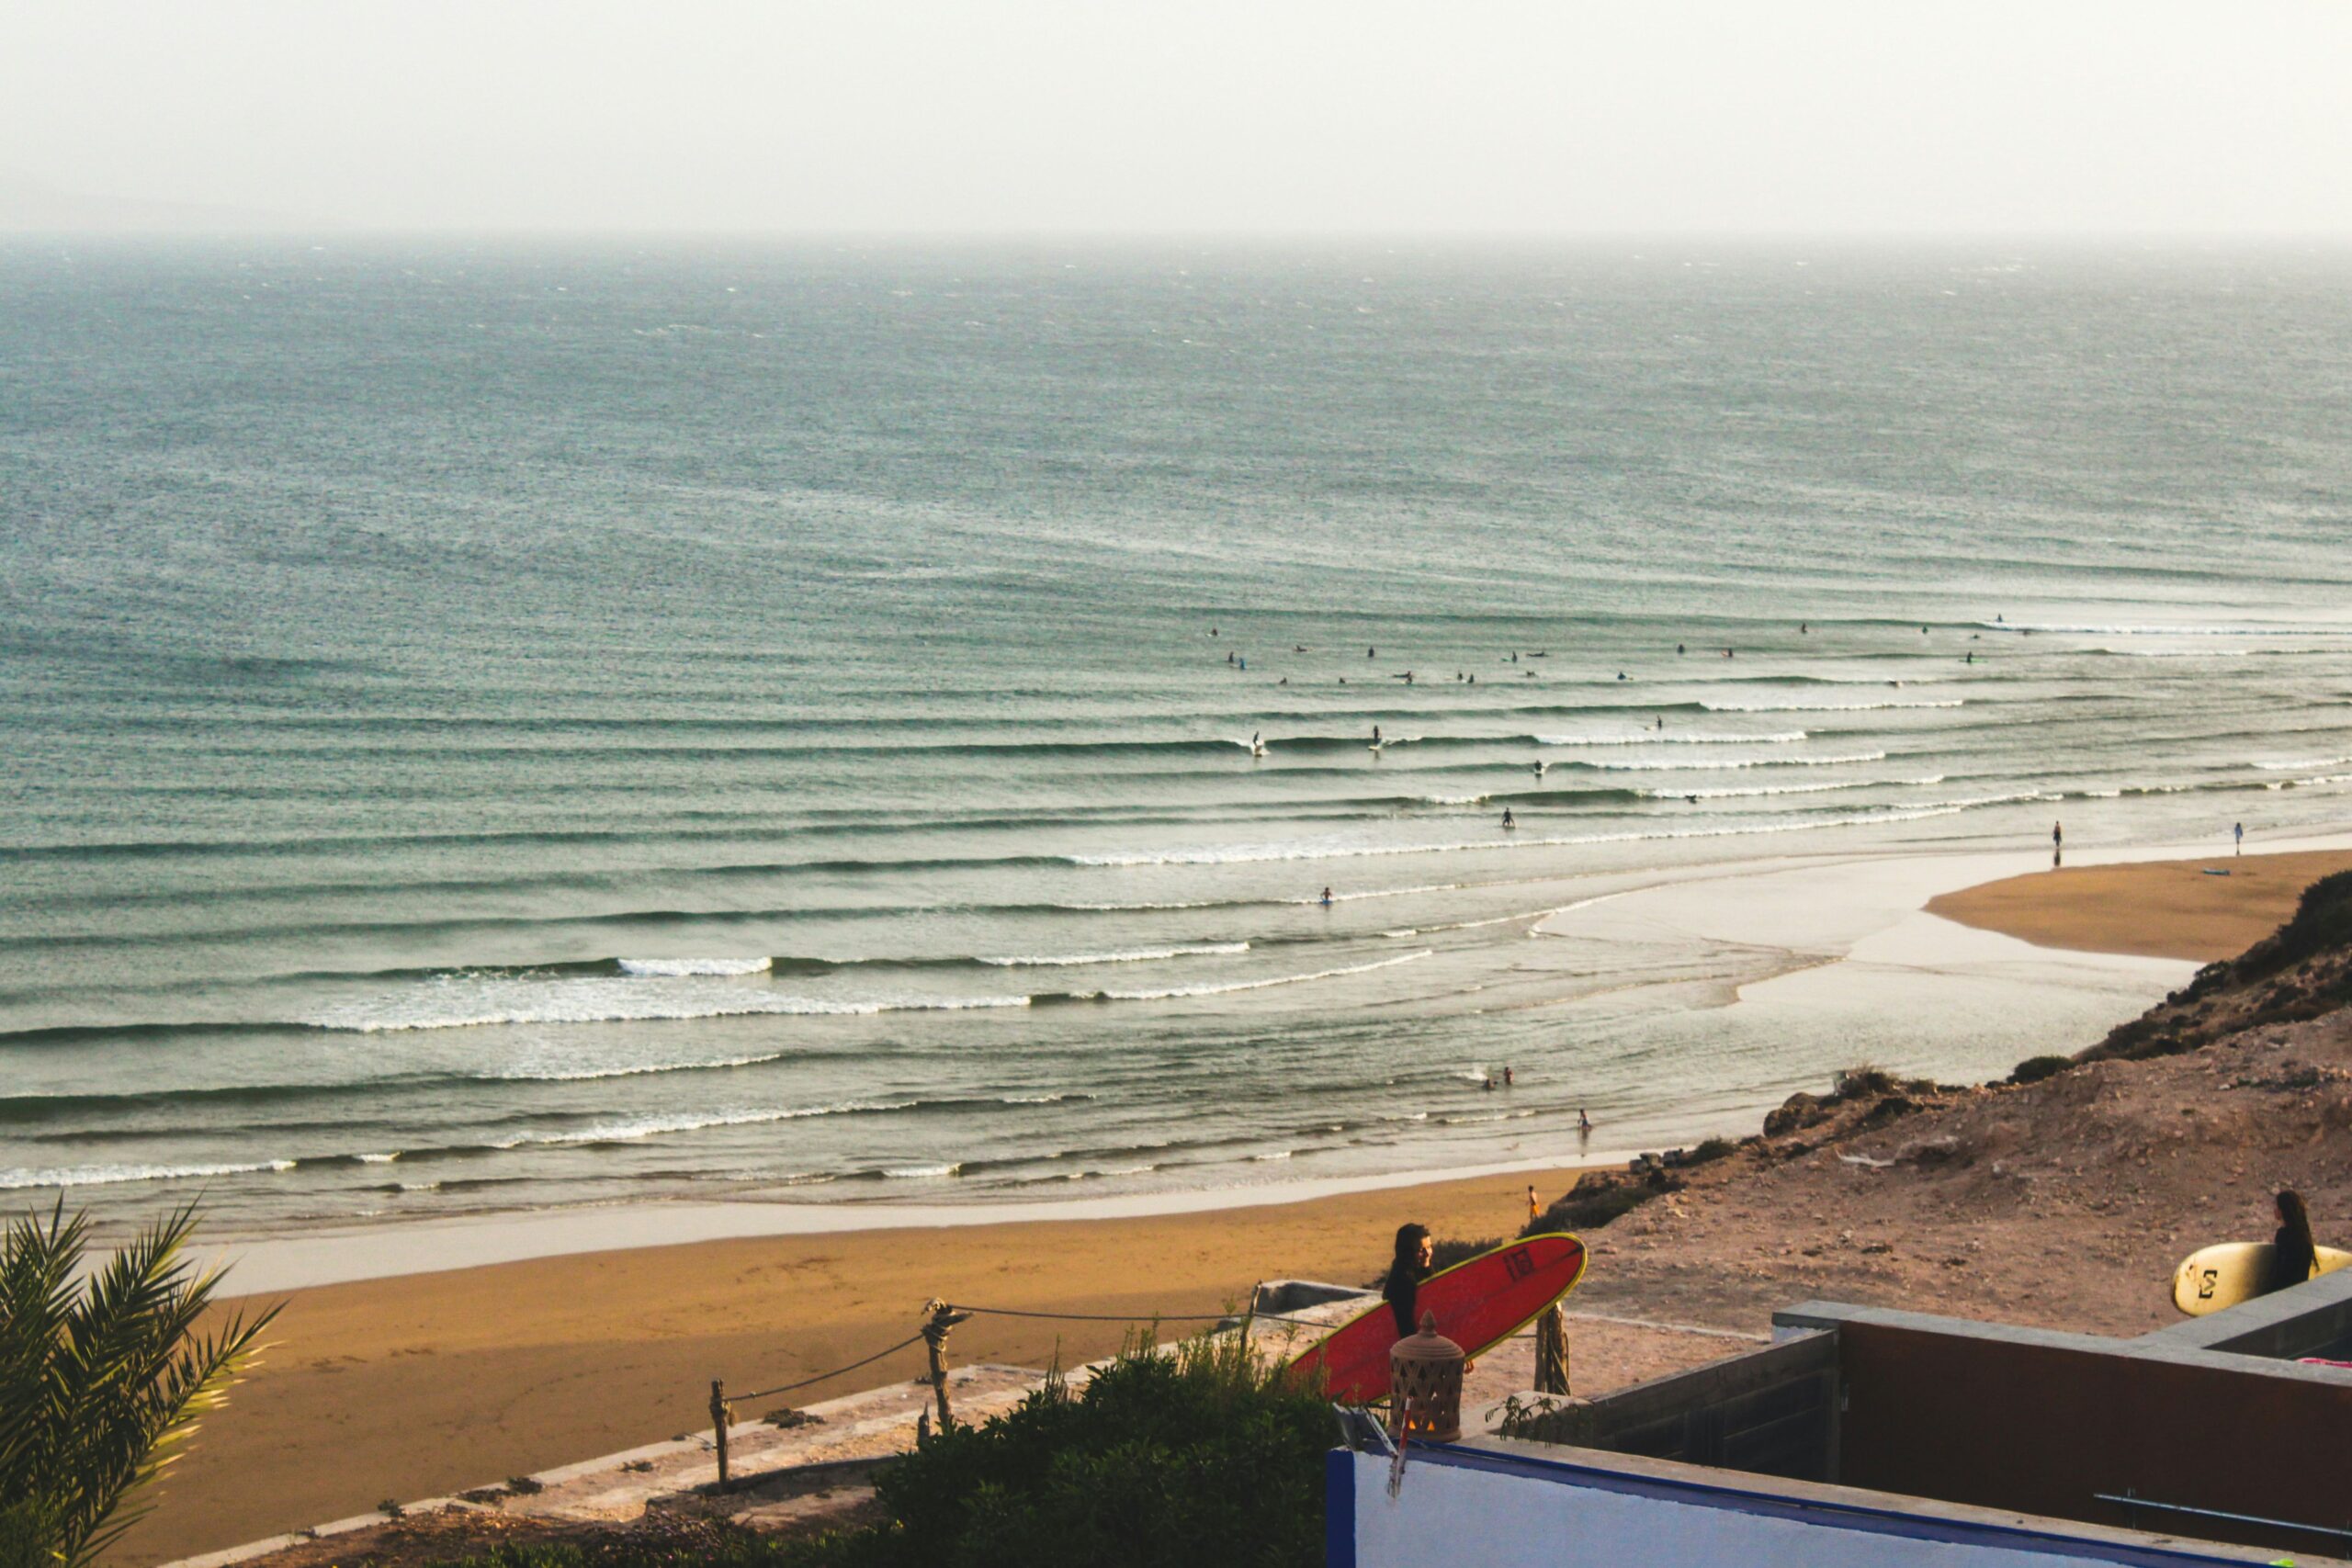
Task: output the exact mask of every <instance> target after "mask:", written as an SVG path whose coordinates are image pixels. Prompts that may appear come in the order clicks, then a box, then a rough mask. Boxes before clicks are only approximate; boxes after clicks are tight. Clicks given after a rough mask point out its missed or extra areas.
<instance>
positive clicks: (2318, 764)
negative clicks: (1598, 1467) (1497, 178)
mask: <svg viewBox="0 0 2352 1568" xmlns="http://www.w3.org/2000/svg"><path fill="white" fill-rule="evenodd" d="M2346 762H2352V757H2306V758H2304V759H2303V760H2302V761H2300V762H2256V764H2255V766H2256V767H2257V768H2260V769H2262V770H2263V771H2264V772H2265V773H2301V772H2303V771H2304V770H2305V769H2307V768H2340V767H2342V766H2343V765H2344V764H2345V763H2346Z"/></svg>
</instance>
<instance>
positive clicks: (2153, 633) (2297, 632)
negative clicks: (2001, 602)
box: [1975, 621, 2342, 637]
mask: <svg viewBox="0 0 2352 1568" xmlns="http://www.w3.org/2000/svg"><path fill="white" fill-rule="evenodd" d="M1975 624H1976V625H1978V626H1984V627H1985V628H1986V629H1988V630H1991V631H1996V632H2051V633H2055V634H2057V635H2059V636H2062V637H2335V636H2340V635H2342V634H2340V633H2337V632H2335V631H2333V630H2331V629H2330V628H2328V627H2326V626H2054V625H2047V624H2037V623H2030V622H2025V621H1978V622H1977V623H1975Z"/></svg>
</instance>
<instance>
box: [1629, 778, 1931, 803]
mask: <svg viewBox="0 0 2352 1568" xmlns="http://www.w3.org/2000/svg"><path fill="white" fill-rule="evenodd" d="M1943 782H1944V775H1943V774H1941V773H1929V774H1928V776H1927V777H1925V778H1917V779H1850V780H1833V781H1831V782H1830V783H1827V784H1751V785H1748V786H1747V787H1746V788H1744V789H1675V788H1673V787H1671V786H1668V787H1667V788H1664V789H1654V790H1651V791H1649V792H1648V793H1649V795H1650V796H1651V798H1652V799H1655V800H1687V799H1689V798H1691V796H1692V795H1696V796H1698V797H1699V798H1700V799H1701V800H1730V799H1734V798H1744V797H1747V796H1750V795H1821V794H1824V793H1826V792H1828V791H1831V790H1846V789H1905V788H1912V787H1916V786H1918V785H1922V784H1941V783H1943Z"/></svg>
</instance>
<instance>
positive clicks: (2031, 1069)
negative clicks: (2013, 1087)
mask: <svg viewBox="0 0 2352 1568" xmlns="http://www.w3.org/2000/svg"><path fill="white" fill-rule="evenodd" d="M2074 1065H2075V1058H2073V1057H2072V1056H2028V1057H2027V1058H2026V1059H2025V1060H2024V1061H2022V1062H2019V1063H2018V1065H2017V1066H2015V1067H2012V1068H2011V1069H2010V1070H2009V1081H2010V1082H2011V1083H2040V1082H2041V1080H2042V1079H2044V1078H2054V1077H2057V1076H2058V1075H2059V1074H2060V1073H2063V1072H2064V1071H2065V1070H2066V1069H2067V1068H2069V1067H2071V1066H2074Z"/></svg>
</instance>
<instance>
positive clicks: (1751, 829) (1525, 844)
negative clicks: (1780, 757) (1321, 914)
mask: <svg viewBox="0 0 2352 1568" xmlns="http://www.w3.org/2000/svg"><path fill="white" fill-rule="evenodd" d="M1884 755H1885V753H1884V752H1873V753H1871V756H1870V757H1866V758H1862V759H1859V760H1860V761H1871V760H1874V759H1876V758H1879V757H1883V756H1884ZM1848 760H1849V761H1851V760H1856V759H1848ZM2063 798H2064V796H2063V795H2052V794H2050V793H2047V792H2045V791H2041V790H2031V791H2027V792H2024V793H2020V794H2017V795H1971V796H1969V797H1967V798H1965V799H1961V800H1939V801H1924V802H1922V803H1920V804H1919V805H1917V806H1915V807H1885V808H1882V809H1872V810H1861V811H1853V812H1849V813H1846V814H1844V815H1841V816H1821V817H1800V818H1795V819H1793V820H1790V821H1775V822H1760V823H1757V822H1749V823H1740V824H1737V825H1732V826H1724V827H1717V828H1669V829H1627V830H1626V831H1623V832H1619V833H1579V834H1573V835H1560V834H1535V833H1517V834H1514V835H1513V836H1512V837H1510V838H1496V839H1470V840H1456V841H1454V842H1451V843H1443V844H1350V845H1328V846H1326V845H1306V844H1282V845H1242V846H1237V847H1233V848H1227V849H1216V850H1171V851H1164V852H1153V853H1141V854H1132V855H1072V856H1070V857H1069V859H1070V860H1071V861H1073V862H1074V863H1077V864H1080V865H1104V866H1130V865H1232V864H1248V863H1254V862H1260V861H1294V860H1300V861H1314V860H1349V859H1364V858H1370V857H1374V856H1381V855H1430V854H1456V853H1461V852H1465V851H1471V850H1524V849H1544V848H1560V847H1573V846H1576V845H1580V844H1634V843H1644V842H1647V841H1649V840H1676V839H1735V838H1744V837H1746V836H1747V835H1750V834H1754V833H1799V832H1805V831H1808V830H1810V829H1816V828H1848V827H1856V826H1862V825H1867V824H1870V823H1873V822H1916V821H1919V820H1921V819H1922V818H1929V817H1947V816H1950V815H1951V814H1952V813H1953V812H1957V811H1968V810H1973V809H1974V808H1975V807H1981V806H1997V805H2002V804H2005V803H2007V802H2011V801H2021V800H2060V799H2063ZM1422 891H1429V890H1428V889H1422ZM1392 896H1393V895H1389V894H1385V893H1384V894H1358V895H1354V897H1392ZM1337 897H1338V896H1337V895H1335V896H1334V901H1336V900H1337ZM1290 901H1291V902H1292V903H1295V904H1313V903H1316V902H1317V900H1316V899H1313V898H1295V899H1292V900H1290ZM1103 995H1106V996H1117V995H1122V993H1118V992H1104V993H1103Z"/></svg>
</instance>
